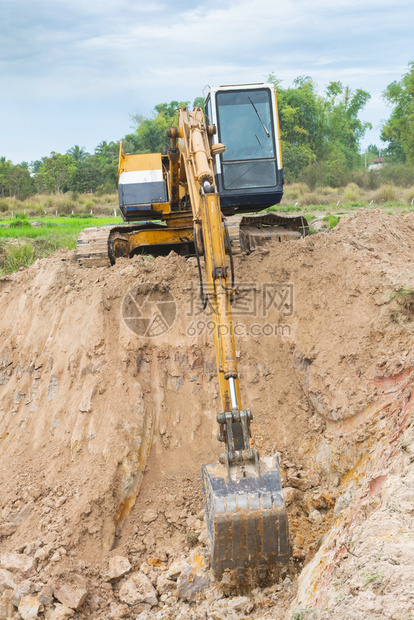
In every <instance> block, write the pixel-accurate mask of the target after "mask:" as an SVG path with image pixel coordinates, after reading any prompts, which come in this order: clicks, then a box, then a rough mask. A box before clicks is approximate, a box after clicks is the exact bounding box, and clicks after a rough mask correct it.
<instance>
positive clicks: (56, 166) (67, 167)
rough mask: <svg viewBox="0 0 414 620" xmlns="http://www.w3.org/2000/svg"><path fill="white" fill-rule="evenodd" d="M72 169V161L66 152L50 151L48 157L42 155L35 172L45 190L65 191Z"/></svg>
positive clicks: (58, 192)
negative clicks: (38, 167)
mask: <svg viewBox="0 0 414 620" xmlns="http://www.w3.org/2000/svg"><path fill="white" fill-rule="evenodd" d="M73 170H74V161H73V159H72V157H71V156H70V155H68V154H66V155H61V154H60V153H55V151H52V152H51V154H50V157H44V158H43V160H42V165H41V167H40V169H39V171H38V172H37V174H36V177H37V178H38V181H40V184H41V185H42V186H43V188H44V190H45V191H49V192H56V193H57V194H60V192H61V191H67V189H68V188H69V183H70V179H71V175H72V173H73Z"/></svg>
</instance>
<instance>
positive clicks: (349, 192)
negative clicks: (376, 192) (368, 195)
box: [343, 183, 359, 202]
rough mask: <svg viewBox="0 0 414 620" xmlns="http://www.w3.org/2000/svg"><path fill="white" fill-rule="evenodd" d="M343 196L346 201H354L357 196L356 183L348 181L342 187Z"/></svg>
mask: <svg viewBox="0 0 414 620" xmlns="http://www.w3.org/2000/svg"><path fill="white" fill-rule="evenodd" d="M343 194H344V198H345V200H347V201H350V202H355V201H356V200H357V198H358V196H359V187H358V185H357V184H356V183H348V185H347V186H346V187H345V189H344V193H343Z"/></svg>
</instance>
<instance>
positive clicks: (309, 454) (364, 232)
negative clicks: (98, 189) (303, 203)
mask: <svg viewBox="0 0 414 620" xmlns="http://www.w3.org/2000/svg"><path fill="white" fill-rule="evenodd" d="M413 255H414V214H408V215H404V216H398V217H391V216H388V215H387V214H385V213H383V212H382V211H377V210H369V211H360V212H358V213H356V214H355V215H352V216H350V217H348V218H346V219H344V220H343V221H341V222H340V224H339V225H338V226H337V227H336V228H335V229H334V230H333V231H331V232H330V233H324V234H318V235H314V236H311V237H308V238H306V239H304V240H300V241H298V242H288V243H282V244H277V245H272V246H270V245H269V246H266V247H264V248H262V249H261V250H258V251H257V252H255V253H254V254H252V255H250V256H240V255H239V256H236V257H235V267H236V274H237V281H238V284H237V286H238V291H237V294H236V298H235V302H234V316H235V324H236V326H237V331H236V333H237V335H236V339H237V343H236V346H237V349H238V357H239V366H240V368H239V370H240V382H241V391H242V402H243V406H244V407H249V408H251V409H252V410H253V415H254V423H253V432H254V437H255V445H256V447H258V448H259V450H260V452H261V454H262V455H263V456H265V455H269V454H273V453H274V452H275V451H276V450H277V451H279V452H280V455H281V464H282V475H283V477H284V485H285V487H286V488H287V491H286V498H287V503H288V504H289V512H290V528H291V534H292V543H293V559H292V562H291V565H290V566H289V567H287V569H286V570H284V571H283V574H282V581H280V580H279V581H278V582H277V584H276V585H272V584H271V583H268V584H264V585H265V586H266V587H267V589H266V588H264V589H262V590H260V588H259V589H257V590H255V591H254V594H251V593H250V592H247V591H242V590H241V589H240V588H239V589H237V586H236V585H235V584H232V583H231V582H229V583H227V584H226V583H224V584H223V585H221V586H220V587H219V586H217V585H214V584H213V585H210V586H209V585H208V584H209V581H211V579H212V577H211V574H210V573H209V571H208V550H207V547H206V542H207V539H206V536H205V528H204V523H203V514H202V501H201V489H200V483H199V472H200V465H201V463H208V462H214V461H216V460H217V455H218V453H219V451H220V445H219V444H218V442H217V440H216V438H215V437H216V433H217V427H216V422H215V416H216V414H217V413H218V412H219V395H218V388H217V381H216V376H215V361H214V350H213V346H212V335H211V324H210V321H209V317H208V315H207V314H205V313H204V312H203V311H202V310H201V309H200V307H199V303H198V295H199V293H198V290H197V284H198V274H197V268H196V264H195V260H194V259H188V260H186V259H185V258H183V257H180V256H177V255H175V254H171V255H170V256H168V257H158V258H156V259H154V258H152V257H150V256H146V257H145V256H144V257H135V258H134V259H132V260H131V261H126V260H119V261H118V262H117V264H116V265H115V266H114V267H112V268H110V269H96V268H94V269H90V270H85V269H84V270H82V269H80V268H79V267H78V265H77V262H76V258H75V254H74V252H60V253H59V254H57V255H55V256H53V257H51V258H50V259H45V260H41V261H37V262H36V263H35V264H34V265H33V266H32V267H30V268H29V269H27V270H25V271H22V272H19V273H17V274H14V275H13V276H11V277H6V278H2V279H0V301H1V305H2V309H3V312H2V316H1V318H0V338H1V340H0V342H1V343H2V344H1V348H0V390H1V402H0V448H1V452H0V480H1V489H2V491H1V509H2V512H1V521H0V536H2V538H1V553H2V554H3V555H1V554H0V592H1V591H3V590H4V591H5V594H4V595H3V597H2V599H4V600H5V601H6V599H7V596H9V595H8V594H7V593H8V592H11V591H12V590H14V591H15V590H16V587H17V582H21V583H22V582H24V583H25V581H24V580H25V579H26V581H29V582H30V584H31V585H30V586H27V588H28V592H26V596H29V598H30V597H32V598H35V599H36V600H37V599H39V598H40V595H42V597H43V598H41V604H42V605H43V606H44V608H45V612H43V611H42V612H41V611H40V608H39V613H40V614H41V613H46V615H49V616H50V617H52V616H51V615H50V614H52V613H54V614H55V616H54V617H56V618H57V617H63V616H58V615H56V614H58V613H63V611H62V610H60V609H59V607H58V606H57V601H61V599H62V596H61V595H60V594H59V593H60V592H61V584H63V587H64V588H65V587H66V588H72V590H71V591H72V599H71V600H69V601H68V600H67V598H66V599H65V597H63V599H64V604H65V605H67V606H69V608H72V609H74V608H76V607H79V608H80V610H81V611H79V612H76V613H78V614H80V615H81V614H82V613H83V614H86V616H87V617H96V618H103V617H105V618H106V617H108V618H110V617H135V615H136V614H137V613H138V612H142V613H144V612H145V611H146V610H148V614H150V615H148V616H147V617H148V618H156V617H160V618H161V617H163V618H169V617H171V618H179V617H181V616H180V614H183V615H182V618H187V617H194V618H196V617H197V618H198V617H200V618H206V617H207V614H210V612H211V613H212V610H213V609H214V613H215V614H216V616H214V617H217V618H220V617H223V618H224V617H226V618H232V617H234V618H239V617H244V615H243V614H245V613H246V614H250V615H251V617H260V618H265V617H269V618H270V617H274V615H275V613H277V614H279V615H280V616H281V615H282V613H283V610H286V609H287V608H288V606H289V600H290V599H291V598H292V597H293V596H294V594H295V576H296V575H297V574H298V573H299V572H300V571H301V569H302V567H303V566H304V564H305V562H309V561H310V560H312V558H314V559H313V560H312V562H313V563H315V562H316V563H318V562H319V560H318V558H319V557H320V553H321V552H320V551H319V552H318V549H319V547H320V546H321V544H322V543H323V544H325V543H324V541H325V540H326V532H328V530H329V529H330V528H332V530H331V531H334V529H335V527H337V526H338V524H342V525H340V527H345V525H344V524H345V521H343V519H345V518H348V517H346V514H345V513H346V510H345V509H346V507H347V506H349V507H352V506H353V503H352V502H353V501H356V498H357V496H358V494H357V491H356V489H357V488H358V489H359V490H360V491H361V493H362V492H365V491H366V488H368V487H367V485H368V486H369V481H370V480H371V479H372V475H373V474H372V472H375V471H376V469H375V467H377V468H378V467H379V465H378V462H379V460H380V457H381V459H382V461H381V463H382V464H381V467H383V468H384V467H385V463H391V462H392V459H393V458H394V457H395V453H396V446H397V445H399V444H398V442H399V441H400V436H401V434H402V433H403V432H407V431H406V429H407V428H408V426H409V424H410V423H411V413H412V410H411V404H412V398H411V390H412V383H413V376H414V370H413V369H414V348H413V346H412V344H413V334H414V329H413V322H412V318H413V316H412V314H413V313H412V309H413V305H412V303H413V293H412V288H413V284H412V283H413V275H414V274H413V261H412V257H413ZM149 284H150V285H151V286H149ZM143 299H146V300H147V302H148V303H147V305H146V306H145V307H144V305H143V302H142V300H143ZM378 475H380V474H378ZM355 485H356V486H355ZM364 485H365V486H364ZM361 489H362V490H361ZM364 490H365V491H364ZM351 491H352V492H351ZM347 493H348V496H349V497H348V496H347ZM349 509H351V508H349ZM347 523H348V521H347ZM324 535H325V538H323V536H324ZM331 542H332V541H331ZM332 549H334V547H332ZM7 553H9V554H11V556H12V557H13V558H14V561H15V563H16V562H18V561H19V562H21V561H22V558H23V559H27V558H29V560H30V559H31V560H33V561H32V564H31V566H30V568H28V569H27V570H26V571H25V570H22V569H21V568H19V567H17V568H16V566H15V568H11V567H10V561H11V560H10V557H11V556H10V555H9V556H7ZM16 553H17V554H18V556H19V557H18V559H16V557H15V556H16ZM183 553H184V554H185V557H184V558H183V556H182V554H183ZM325 553H326V552H325ZM5 556H7V557H6V558H5ZM118 556H121V557H122V558H124V559H125V560H126V558H128V560H129V563H130V568H129V569H128V570H127V571H126V573H123V572H122V571H121V573H120V574H118V573H117V576H116V577H112V579H110V577H109V576H108V561H109V560H110V559H111V558H112V560H111V561H112V562H114V561H115V562H116V560H114V558H117V557H118ZM7 558H9V559H7ZM177 559H180V562H181V565H180V566H179V567H178V568H177V566H175V568H174V563H175V564H177ZM128 560H127V561H128ZM312 562H311V563H310V564H308V567H309V566H311V565H312V566H313V569H312V570H314V571H316V568H315V565H314V564H312ZM19 566H20V565H19ZM194 567H197V569H196V568H194ZM319 568H320V566H319ZM109 570H111V569H109ZM174 570H175V572H174ZM306 570H308V569H306ZM321 570H322V569H321ZM323 570H325V569H323ZM2 571H3V572H2ZM4 571H6V573H10V574H11V575H12V576H13V575H14V577H15V581H14V582H13V583H12V582H7V581H5V579H6V577H7V579H10V577H9V576H8V575H5V574H4ZM128 571H129V572H128ZM130 571H133V573H132V575H135V577H134V579H135V581H133V583H132V581H131V579H132V577H129V578H127V577H125V576H124V574H128V575H130V574H131V573H130ZM186 571H187V573H186ZM188 571H190V572H188ZM191 571H193V572H191ZM79 574H81V576H82V579H83V581H82V584H79V583H78V584H74V583H73V580H74V575H78V577H79ZM315 574H316V573H315ZM136 575H138V576H136ZM142 575H144V576H145V578H146V579H147V581H148V582H149V584H147V583H146V582H145V583H143V577H142ZM178 575H179V577H178ZM186 575H187V581H186ZM195 575H196V576H197V579H195ZM177 578H178V581H177ZM16 579H17V581H16ZM180 580H181V582H180ZM197 580H198V581H197ZM203 580H204V581H203ZM307 580H308V581H306V583H305V581H303V582H301V581H300V582H299V585H300V587H299V598H298V599H297V601H296V602H295V604H297V605H298V604H301V601H305V600H311V599H310V598H309V596H310V595H309V592H308V590H307V587H308V586H307V585H306V584H308V583H310V581H311V580H310V579H309V577H307ZM138 582H139V583H138ZM193 582H196V583H198V584H199V586H200V587H199V590H200V592H201V591H204V593H201V594H198V595H197V596H198V597H199V598H198V599H197V601H198V602H194V600H195V599H194V598H193V595H192V594H191V595H189V594H188V592H187V591H185V585H186V583H187V584H188V583H190V584H191V583H193ZM328 582H329V580H328V581H327V582H326V583H328ZM7 583H10V584H11V585H7ZM177 583H178V590H176V588H177ZM180 583H181V586H180ZM137 584H138V585H137ZM200 584H201V585H200ZM149 586H151V587H153V588H155V589H154V592H151V591H150V590H149ZM145 587H146V588H147V594H146V597H143V598H142V597H141V599H139V597H138V598H137V597H136V596H135V598H134V596H133V594H131V593H133V592H136V591H138V590H139V591H140V592H141V591H142V590H145ZM180 587H181V590H180ZM309 587H310V586H309ZM45 588H50V591H49V595H50V596H49V598H47V596H46V595H45V594H44V591H45ZM82 588H84V589H85V593H84V594H85V596H86V592H87V596H86V600H82V601H81V602H79V601H80V600H81V598H82V597H81V596H80V598H78V599H77V600H76V601H75V598H76V596H75V594H76V593H77V594H80V592H81V591H83V590H82ZM134 588H135V589H134ZM259 590H260V591H259ZM73 591H76V592H75V594H73ZM236 594H237V595H238V596H236ZM6 595H7V596H6ZM229 595H230V598H229ZM59 596H60V598H59ZM85 596H84V597H83V599H85ZM194 596H195V595H194ZM36 597H37V598H36ZM154 597H155V598H154ZM223 597H224V598H223ZM2 599H0V605H1V600H2ZM236 599H247V600H243V601H240V600H239V602H238V603H237V601H236ZM318 600H319V599H318ZM183 601H184V602H183ZM185 601H186V602H185ZM223 601H224V603H223ZM232 601H233V603H234V601H236V603H234V608H233V607H231V604H233V603H232ZM312 601H313V602H312V605H313V604H314V599H312ZM3 602H4V601H3ZM61 602H62V601H61ZM14 603H16V599H15V600H14V602H13V604H12V607H13V609H14V610H15V609H16V605H15V604H14ZM6 604H7V601H6V602H4V605H6ZM155 604H157V606H155ZM315 604H316V603H315ZM318 604H320V605H321V608H323V605H324V604H325V603H324V602H323V601H322V600H321V601H320V602H319V603H318ZM4 605H3V606H4ZM238 606H239V607H238ZM249 606H250V607H249ZM22 609H23V608H22ZM52 609H53V610H54V611H53V612H52ZM246 610H247V611H246ZM249 610H250V611H249ZM266 610H267V611H266ZM10 613H11V612H10ZM20 613H21V616H22V617H25V616H24V615H23V613H22V612H20ZM72 613H73V612H72ZM267 613H269V614H270V615H266V614H267ZM156 614H159V615H156ZM168 614H170V615H168ZM197 614H198V615H197ZM203 614H204V615H203ZM220 614H221V616H220ZM232 614H233V615H232ZM237 614H238V615H237ZM240 614H241V615H240ZM256 614H257V616H256ZM272 614H273V615H272ZM6 617H7V616H6ZM79 617H80V616H79ZM143 617H144V616H143Z"/></svg>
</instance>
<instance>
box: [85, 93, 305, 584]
mask: <svg viewBox="0 0 414 620" xmlns="http://www.w3.org/2000/svg"><path fill="white" fill-rule="evenodd" d="M177 112H178V123H177V126H176V127H171V129H170V130H169V131H168V137H169V139H170V141H171V145H170V148H169V150H168V154H167V155H164V156H163V155H161V154H159V153H152V154H141V155H133V154H125V153H124V152H123V149H122V143H121V145H120V156H119V186H118V188H119V205H120V210H121V213H122V216H123V219H124V221H125V222H126V224H122V225H114V226H103V227H97V228H89V229H85V230H84V231H82V232H81V234H80V236H79V239H78V243H77V255H78V260H79V263H80V265H81V266H83V267H88V266H89V267H90V266H108V267H109V266H111V265H112V264H114V263H115V261H116V259H117V258H118V257H121V256H122V257H125V256H126V257H131V256H133V255H134V254H136V253H139V252H142V251H145V252H146V253H164V254H167V253H169V252H170V251H171V250H172V249H174V250H175V251H177V252H180V253H183V254H187V255H190V254H191V255H195V256H196V258H197V263H198V268H199V275H200V293H201V298H202V304H203V307H204V308H206V307H207V306H209V308H210V312H211V318H212V321H213V324H214V329H213V334H214V345H215V356H216V365H217V375H218V380H219V385H220V394H221V412H219V413H218V415H217V422H218V424H219V434H218V440H219V441H221V442H223V443H224V444H225V451H224V452H223V453H222V454H221V455H220V456H219V459H218V462H217V463H214V464H210V465H202V471H201V479H202V491H203V497H204V506H205V513H206V523H207V530H208V534H209V538H210V543H211V555H212V567H213V570H214V573H215V575H216V577H217V578H219V579H220V578H221V576H222V573H223V570H225V569H226V568H229V569H236V570H238V571H240V572H242V571H244V569H245V567H246V566H249V565H254V566H257V569H258V572H259V576H260V577H261V578H264V577H265V575H266V571H267V568H268V566H269V565H270V564H273V563H285V562H287V561H288V559H289V555H290V553H289V536H288V523H287V516H286V507H285V502H284V498H283V492H282V487H281V481H280V470H279V463H278V458H277V456H273V457H271V458H267V459H260V458H259V453H258V451H257V450H256V449H253V448H252V447H251V445H250V437H251V432H250V425H251V421H252V418H253V416H252V413H251V411H250V410H249V409H247V408H243V406H242V402H241V397H240V387H239V376H238V369H237V360H236V350H235V340H234V333H233V323H232V313H231V301H232V297H233V295H234V292H235V284H234V264H233V259H232V256H233V254H235V253H239V252H247V253H249V252H252V251H254V249H255V247H257V246H258V245H262V244H263V243H265V242H267V241H269V240H272V239H276V240H277V241H285V240H289V239H296V238H299V237H301V236H304V235H306V234H307V233H308V232H309V228H308V224H307V222H306V220H305V219H304V218H303V217H291V218H288V217H281V216H279V215H277V214H275V213H271V212H266V209H267V208H268V207H270V206H271V205H274V204H277V203H279V202H280V200H281V197H282V194H283V170H282V155H281V148H280V133H279V121H278V113H277V99H276V93H275V91H274V88H273V86H272V85H271V84H247V85H233V86H220V87H218V88H211V89H210V92H209V94H208V96H207V98H206V101H205V108H204V110H203V109H202V108H201V107H195V108H194V109H193V110H189V109H188V108H186V107H183V108H180V109H179V110H178V111H177ZM261 211H264V213H263V214H260V215H257V213H258V212H261Z"/></svg>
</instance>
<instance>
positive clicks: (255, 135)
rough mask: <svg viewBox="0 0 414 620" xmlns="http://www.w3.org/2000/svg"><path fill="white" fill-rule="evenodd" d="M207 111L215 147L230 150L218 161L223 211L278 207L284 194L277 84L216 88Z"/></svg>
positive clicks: (212, 91) (208, 101) (219, 187)
mask: <svg viewBox="0 0 414 620" xmlns="http://www.w3.org/2000/svg"><path fill="white" fill-rule="evenodd" d="M205 110H206V116H207V121H208V122H210V123H211V124H213V125H215V126H216V128H217V132H216V134H215V135H214V137H213V145H214V144H217V143H222V144H224V145H225V147H226V150H225V151H224V153H222V154H220V155H219V156H217V157H216V180H217V184H218V191H219V193H220V203H221V208H222V210H223V212H224V213H227V212H228V213H234V212H239V213H243V212H256V211H260V210H263V209H266V208H267V207H269V206H271V205H274V204H278V203H279V202H280V200H281V198H282V195H283V169H282V155H281V149H280V134H279V123H278V114H277V99H276V93H275V90H274V87H273V85H272V84H248V85H239V86H220V87H217V88H212V89H211V90H210V92H209V94H208V96H207V98H206V103H205Z"/></svg>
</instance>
